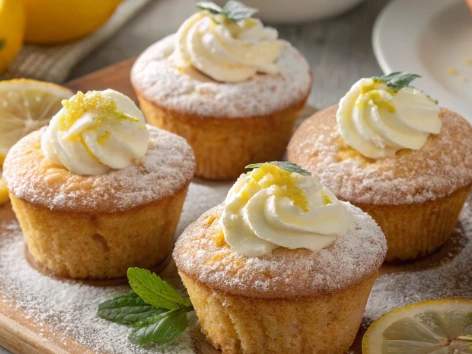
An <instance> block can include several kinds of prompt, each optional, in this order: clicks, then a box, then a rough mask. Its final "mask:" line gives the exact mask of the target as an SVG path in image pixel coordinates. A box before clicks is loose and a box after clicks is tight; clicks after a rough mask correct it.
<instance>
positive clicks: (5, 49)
mask: <svg viewBox="0 0 472 354" xmlns="http://www.w3.org/2000/svg"><path fill="white" fill-rule="evenodd" d="M24 33H25V14H24V10H23V6H22V4H21V2H19V1H18V0H0V74H2V73H3V72H4V71H5V70H6V69H7V68H8V66H9V65H10V63H11V62H12V61H13V59H14V58H15V56H16V54H17V53H18V52H19V51H20V49H21V46H22V44H23V37H24Z"/></svg>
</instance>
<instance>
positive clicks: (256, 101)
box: [131, 35, 311, 118]
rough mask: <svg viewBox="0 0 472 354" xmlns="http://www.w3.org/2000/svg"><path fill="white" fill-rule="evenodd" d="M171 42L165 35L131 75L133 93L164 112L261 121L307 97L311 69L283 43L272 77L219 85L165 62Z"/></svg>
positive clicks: (172, 37)
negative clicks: (260, 119) (257, 118)
mask: <svg viewBox="0 0 472 354" xmlns="http://www.w3.org/2000/svg"><path fill="white" fill-rule="evenodd" d="M176 41H177V37H176V35H170V36H168V37H165V38H164V39H162V40H160V41H159V42H157V43H155V44H153V45H152V46H150V47H149V48H148V49H146V50H145V51H144V52H143V54H141V56H140V57H139V58H138V59H137V60H136V63H135V64H134V66H133V69H132V72H131V82H132V84H133V86H134V88H135V89H136V91H137V92H138V94H139V95H142V96H144V97H145V98H146V99H148V100H149V101H151V102H154V103H155V104H157V105H160V106H164V107H165V108H167V109H172V110H174V111H177V112H180V113H185V114H192V115H199V116H203V117H216V118H244V117H254V116H264V115H268V114H272V113H274V112H277V111H279V110H284V109H287V108H289V107H291V106H292V105H295V104H297V103H299V102H300V101H303V100H305V99H306V97H307V96H308V94H309V93H310V90H311V71H310V67H309V65H308V63H307V61H306V60H305V59H304V58H303V56H302V55H301V54H300V52H299V51H298V50H296V49H295V48H294V47H292V46H291V45H290V43H288V42H283V43H282V44H283V45H282V49H281V53H280V56H279V57H278V59H277V61H276V64H277V67H278V72H277V73H274V74H266V73H257V74H256V75H254V76H253V77H251V78H250V79H247V80H245V81H241V82H220V81H216V80H214V79H212V78H211V77H209V76H207V75H204V74H202V73H201V72H200V71H198V70H197V69H195V68H193V67H178V66H176V65H175V63H174V62H173V61H172V60H171V59H170V58H171V56H172V54H173V53H174V51H175V48H176Z"/></svg>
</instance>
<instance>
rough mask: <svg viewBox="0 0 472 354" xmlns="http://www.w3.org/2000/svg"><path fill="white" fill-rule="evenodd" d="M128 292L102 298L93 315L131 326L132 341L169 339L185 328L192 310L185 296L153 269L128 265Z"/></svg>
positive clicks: (143, 342)
mask: <svg viewBox="0 0 472 354" xmlns="http://www.w3.org/2000/svg"><path fill="white" fill-rule="evenodd" d="M128 280H129V284H130V286H131V288H132V289H133V291H132V292H130V293H128V294H124V295H120V296H117V297H115V298H113V299H110V300H106V301H104V302H102V303H101V304H100V305H99V306H98V311H97V315H98V317H100V318H103V319H105V320H108V321H111V322H115V323H119V324H122V325H127V326H132V327H133V329H132V331H131V334H130V335H129V337H128V339H129V341H130V342H131V343H134V344H149V343H161V344H164V343H169V342H172V341H174V340H175V339H177V338H178V337H179V336H180V335H181V334H182V333H183V332H184V331H185V328H187V325H188V322H187V312H189V311H193V306H192V303H191V301H190V298H189V297H183V296H180V295H179V294H178V293H177V292H176V291H175V290H174V289H173V288H172V287H171V286H170V285H169V284H168V283H167V282H165V281H164V280H162V279H161V278H160V277H158V276H157V275H156V274H155V273H151V272H150V271H149V270H146V269H141V268H129V269H128Z"/></svg>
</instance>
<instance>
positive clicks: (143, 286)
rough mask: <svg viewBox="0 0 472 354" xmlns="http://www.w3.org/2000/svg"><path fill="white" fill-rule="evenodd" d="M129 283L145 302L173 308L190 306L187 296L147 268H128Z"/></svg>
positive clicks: (169, 308)
mask: <svg viewBox="0 0 472 354" xmlns="http://www.w3.org/2000/svg"><path fill="white" fill-rule="evenodd" d="M128 280H129V285H130V286H131V288H132V289H133V290H134V292H135V293H136V294H138V296H139V297H140V298H141V299H143V300H144V301H145V302H146V303H148V304H150V305H153V306H156V307H162V308H165V309H168V310H175V309H178V308H180V307H189V306H192V304H191V302H190V299H189V298H184V297H182V296H180V295H179V294H178V293H177V291H175V290H174V289H173V288H172V287H171V286H170V285H169V284H167V282H165V281H163V280H162V279H161V278H159V277H158V276H157V275H156V274H155V273H151V272H150V271H149V270H147V269H141V268H129V269H128Z"/></svg>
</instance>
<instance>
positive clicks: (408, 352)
mask: <svg viewBox="0 0 472 354" xmlns="http://www.w3.org/2000/svg"><path fill="white" fill-rule="evenodd" d="M362 353H363V354H472V299H459V298H458V299H442V300H429V301H423V302H418V303H415V304H412V305H408V306H405V307H400V308H398V309H395V310H393V311H390V312H388V313H386V314H385V315H383V316H381V317H380V318H379V319H377V320H376V321H375V322H374V323H372V325H371V326H370V327H369V329H368V330H367V332H366V334H365V335H364V338H363V340H362Z"/></svg>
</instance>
